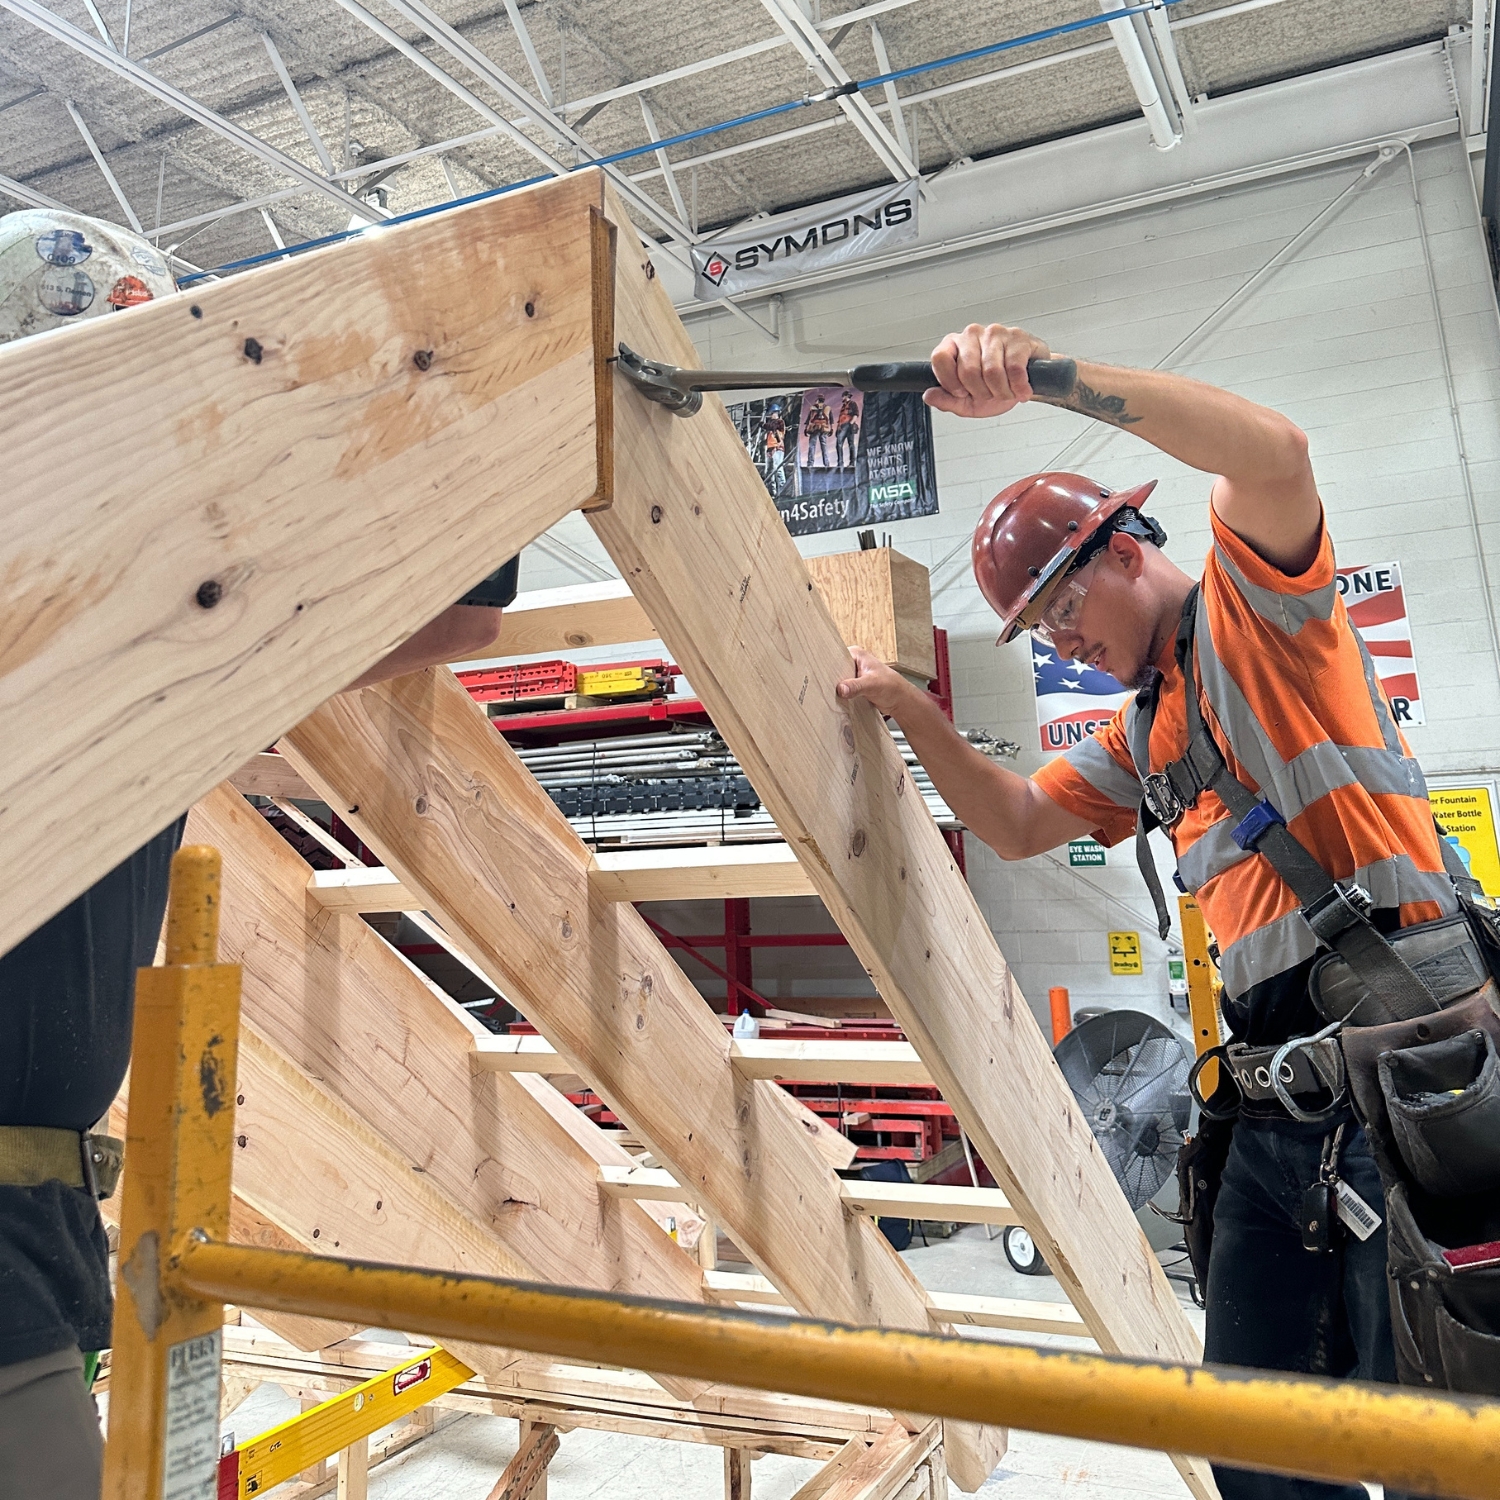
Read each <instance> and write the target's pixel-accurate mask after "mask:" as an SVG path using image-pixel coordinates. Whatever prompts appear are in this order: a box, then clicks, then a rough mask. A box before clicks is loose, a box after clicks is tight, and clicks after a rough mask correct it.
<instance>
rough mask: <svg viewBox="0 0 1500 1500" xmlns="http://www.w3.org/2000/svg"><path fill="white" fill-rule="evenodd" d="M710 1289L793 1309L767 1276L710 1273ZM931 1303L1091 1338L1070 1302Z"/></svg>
mask: <svg viewBox="0 0 1500 1500" xmlns="http://www.w3.org/2000/svg"><path fill="white" fill-rule="evenodd" d="M708 1288H709V1291H710V1293H711V1294H712V1295H713V1296H714V1297H716V1298H717V1299H718V1300H719V1301H721V1302H728V1303H733V1304H737V1305H742V1306H753V1307H773V1308H776V1309H778V1310H780V1311H784V1312H791V1308H789V1307H787V1305H786V1298H785V1297H783V1296H782V1295H781V1293H780V1292H779V1291H777V1290H776V1288H775V1287H774V1286H773V1285H772V1284H771V1283H770V1282H769V1281H767V1280H766V1278H765V1277H764V1276H755V1275H745V1274H744V1273H743V1272H738V1271H718V1270H713V1271H710V1272H709V1273H708ZM930 1295H931V1297H932V1305H933V1306H934V1307H935V1308H936V1309H937V1310H938V1311H939V1312H941V1313H942V1314H943V1315H944V1316H945V1317H947V1318H950V1319H951V1320H952V1321H953V1322H954V1323H963V1324H966V1325H968V1326H969V1327H972V1328H1005V1329H1009V1330H1011V1331H1012V1332H1016V1333H1063V1334H1067V1335H1069V1336H1070V1337H1073V1338H1088V1337H1089V1331H1088V1328H1087V1326H1086V1325H1085V1324H1084V1321H1083V1319H1082V1318H1080V1317H1079V1316H1078V1314H1077V1313H1076V1312H1075V1311H1074V1310H1073V1308H1072V1306H1071V1305H1070V1304H1069V1303H1067V1302H1031V1301H1027V1300H1026V1299H1024V1298H1021V1297H977V1296H971V1295H969V1294H968V1293H964V1292H932V1293H930Z"/></svg>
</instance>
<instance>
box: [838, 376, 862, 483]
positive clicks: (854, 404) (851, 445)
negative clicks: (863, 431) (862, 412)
mask: <svg viewBox="0 0 1500 1500" xmlns="http://www.w3.org/2000/svg"><path fill="white" fill-rule="evenodd" d="M833 448H834V453H835V456H836V457H837V458H838V463H839V468H841V469H852V468H853V467H854V455H855V453H856V452H857V451H858V449H859V397H858V396H856V395H855V394H854V392H853V391H845V392H844V396H843V399H842V400H841V401H840V402H839V415H838V421H837V422H836V424H835V430H834V439H833ZM846 450H847V453H848V458H847V460H846V458H845V452H846Z"/></svg>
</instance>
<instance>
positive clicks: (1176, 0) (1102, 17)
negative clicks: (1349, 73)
mask: <svg viewBox="0 0 1500 1500" xmlns="http://www.w3.org/2000/svg"><path fill="white" fill-rule="evenodd" d="M1180 3H1181V0H1156V3H1148V4H1144V5H1128V6H1125V7H1123V8H1122V9H1120V10H1111V11H1106V12H1102V13H1101V14H1099V15H1097V16H1085V17H1084V18H1083V19H1082V20H1079V21H1066V22H1064V23H1062V24H1061V25H1058V26H1048V27H1046V28H1044V29H1043V30H1041V31H1031V32H1028V33H1027V34H1026V35H1025V36H1016V37H1011V38H1009V39H1008V40H1006V41H1003V42H991V43H990V44H989V45H988V46H986V47H973V48H971V49H970V50H969V51H967V52H955V53H953V54H951V55H950V56H948V57H940V58H938V59H937V60H936V61H935V62H926V63H918V64H917V65H916V66H915V67H911V68H896V69H893V70H892V71H891V72H889V73H880V74H877V75H876V76H875V77H874V78H862V79H858V80H855V81H852V82H850V83H843V84H837V85H835V86H834V87H833V88H830V89H825V90H823V92H822V93H819V94H806V95H804V96H803V97H802V98H800V99H789V100H787V102H786V103H785V104H773V105H772V106H771V107H770V108H769V109H757V110H754V111H752V112H751V113H750V114H748V115H736V116H735V118H734V119H732V120H722V121H720V122H719V123H718V124H717V125H703V126H700V127H699V128H698V129H697V130H685V131H683V132H682V133H681V134H680V135H669V136H664V137H663V138H662V139H661V140H659V141H648V142H647V143H646V144H645V145H644V146H630V147H628V148H627V149H625V150H624V151H614V152H611V153H610V154H609V155H608V156H595V157H590V158H589V160H587V161H581V162H579V163H578V165H577V166H576V167H573V168H571V169H570V170H572V171H574V172H581V171H583V170H585V169H586V168H588V167H609V166H613V165H614V164H615V163H616V162H622V161H630V160H632V159H633V158H634V157H637V156H649V155H651V154H653V153H654V152H657V151H665V150H666V149H667V148H668V147H669V146H682V145H686V144H687V142H689V141H696V140H701V139H702V138H703V137H704V136H706V135H718V134H720V133H721V132H723V131H726V130H736V129H738V128H739V127H740V126H741V125H753V124H755V123H756V122H757V121H759V120H769V119H771V118H772V117H773V116H776V115H784V114H789V113H790V112H791V111H792V110H795V109H806V108H808V107H809V106H810V105H813V104H826V103H828V102H829V101H831V100H834V99H839V98H843V97H845V96H846V95H849V94H857V93H860V92H862V91H863V90H865V89H873V88H879V87H881V86H882V85H883V84H887V83H896V82H898V81H899V80H901V79H903V78H916V77H917V76H919V75H920V74H923V73H934V72H936V71H937V70H938V69H940V68H954V67H957V66H958V65H959V64H961V63H966V62H974V61H976V60H977V59H979V58H981V57H993V56H994V55H995V54H996V53H997V52H1013V51H1015V50H1016V48H1018V47H1029V46H1031V45H1032V44H1033V43H1035V42H1046V41H1051V40H1052V39H1053V38H1054V37H1059V36H1067V35H1069V34H1070V33H1071V32H1075V31H1084V30H1087V29H1088V28H1090V27H1094V26H1107V25H1108V24H1109V23H1110V22H1111V21H1119V20H1123V19H1125V18H1126V17H1128V16H1139V15H1144V14H1145V13H1146V12H1147V11H1151V10H1156V9H1158V8H1160V7H1163V6H1169V5H1178V4H1180ZM552 178H553V174H552V173H550V172H544V173H542V175H541V176H539V177H526V178H523V179H522V180H521V181H520V182H508V183H506V184H505V185H504V186H503V187H497V188H487V189H486V190H485V191H484V192H482V193H470V194H469V195H468V196H467V197H464V198H453V199H450V200H449V201H448V202H446V203H433V204H431V205H429V206H428V207H427V208H416V209H413V210H412V211H411V212H410V213H405V214H395V215H393V216H392V217H391V218H389V219H385V220H383V221H382V223H381V224H379V225H364V226H362V227H361V228H359V229H345V230H341V231H340V232H339V233H337V234H324V235H320V236H319V237H318V238H317V239H312V240H303V241H301V242H300V243H299V244H295V245H288V246H286V248H285V249H281V250H267V251H265V252H264V253H262V254H260V255H247V256H246V257H245V258H244V259H243V260H231V261H226V262H225V263H224V264H223V265H221V266H213V267H211V268H210V269H208V270H205V271H195V272H193V274H192V275H191V276H184V277H182V278H180V279H179V281H178V283H177V285H178V286H179V287H187V286H191V285H192V284H193V283H194V282H197V281H202V280H203V279H204V278H205V277H207V276H220V275H222V274H224V273H225V272H226V271H243V270H245V269H246V268H247V267H249V266H259V265H263V264H264V263H265V262H267V261H272V260H281V259H283V258H284V257H286V256H288V255H297V254H300V253H301V252H302V251H304V250H317V249H319V248H320V247H321V246H323V245H336V244H338V243H339V242H340V241H341V240H349V239H353V238H354V237H355V236H356V235H360V234H364V233H365V231H366V230H367V229H371V228H381V229H384V228H388V227H389V226H390V225H392V224H409V223H410V222H411V221H412V220H413V219H425V218H427V217H428V215H429V214H438V213H446V212H447V211H448V210H449V209H450V208H462V207H463V206H464V205H465V204H466V203H480V202H483V201H484V200H485V199H486V198H498V197H500V196H501V195H502V194H504V193H514V192H517V191H518V190H519V189H521V188H527V187H534V186H536V184H537V183H539V182H550V181H551V180H552Z"/></svg>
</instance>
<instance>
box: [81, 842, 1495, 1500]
mask: <svg viewBox="0 0 1500 1500" xmlns="http://www.w3.org/2000/svg"><path fill="white" fill-rule="evenodd" d="M218 915H219V855H218V852H217V850H214V849H209V848H203V847H197V848H186V849H183V850H180V851H179V852H178V854H177V856H176V858H175V859H174V861H173V865H172V896H171V902H170V906H169V910H168V916H167V963H166V965H165V967H162V968H156V969H143V970H141V973H140V979H139V983H138V987H137V997H138V998H137V1005H136V1029H135V1048H134V1056H133V1061H132V1069H133V1072H132V1087H131V1111H130V1119H129V1126H128V1132H129V1133H128V1142H127V1154H126V1173H125V1189H124V1195H125V1198H124V1205H123V1213H122V1216H121V1240H120V1278H119V1284H120V1300H119V1306H118V1307H117V1309H116V1312H115V1349H114V1357H113V1369H112V1374H111V1381H110V1387H111V1389H110V1413H109V1417H110V1421H109V1442H108V1445H107V1447H106V1450H105V1467H104V1490H103V1494H104V1500H215V1497H216V1494H217V1490H218V1458H219V1454H218V1435H219V1363H220V1354H221V1342H222V1326H221V1325H222V1322H223V1316H224V1303H225V1302H226V1301H228V1300H233V1301H235V1302H236V1303H238V1304H240V1305H242V1306H246V1307H251V1308H254V1307H263V1308H272V1309H275V1310H277V1311H280V1312H287V1313H301V1314H307V1315H311V1316H315V1317H325V1318H339V1319H343V1320H346V1321H349V1322H353V1323H357V1324H360V1325H361V1326H364V1327H370V1326H379V1327H385V1328H409V1329H412V1330H414V1331H418V1332H422V1333H426V1334H429V1335H431V1336H433V1337H436V1338H449V1339H454V1338H463V1339H472V1340H475V1341H478V1342H481V1343H488V1344H498V1345H501V1346H504V1347H508V1348H512V1349H523V1350H531V1351H534V1352H537V1353H543V1354H552V1355H560V1356H563V1357H567V1358H573V1359H578V1360H583V1361H586V1362H592V1363H598V1364H606V1365H620V1366H624V1367H626V1368H628V1369H638V1370H650V1371H658V1372H661V1373H663V1374H670V1375H681V1376H686V1377H688V1378H690V1379H701V1380H707V1381H715V1382H727V1383H733V1384H735V1385H740V1386H749V1387H751V1388H755V1389H760V1390H768V1391H783V1392H787V1393H789V1394H792V1395H802V1396H812V1397H820V1398H826V1399H831V1400H835V1401H854V1402H858V1403H860V1404H862V1405H870V1406H880V1407H885V1408H887V1409H891V1410H898V1411H921V1412H925V1413H927V1414H929V1415H931V1416H935V1417H940V1418H948V1419H954V1420H958V1421H971V1422H980V1423H985V1424H988V1425H996V1426H1001V1425H1013V1426H1017V1427H1023V1428H1027V1429H1029V1430H1032V1431H1036V1432H1053V1433H1059V1434H1062V1435H1064V1436H1070V1437H1079V1438H1087V1439H1091V1440H1094V1441H1099V1442H1111V1443H1126V1444H1130V1445H1132V1446H1135V1447H1150V1448H1160V1449H1163V1450H1164V1451H1166V1452H1176V1453H1197V1454H1201V1455H1203V1456H1205V1457H1208V1458H1212V1459H1216V1460H1219V1461H1222V1462H1226V1463H1231V1464H1235V1465H1239V1466H1243V1467H1250V1468H1257V1469H1269V1470H1272V1471H1275V1472H1282V1473H1291V1474H1297V1475H1302V1476H1306V1477H1309V1478H1315V1479H1325V1480H1339V1481H1345V1482H1348V1481H1359V1480H1375V1481H1380V1482H1384V1483H1386V1484H1388V1485H1394V1486H1399V1487H1400V1488H1402V1489H1410V1490H1417V1491H1421V1492H1423V1493H1427V1494H1446V1495H1452V1496H1455V1497H1458V1500H1500V1402H1488V1401H1482V1400H1475V1399H1470V1398H1466V1397H1460V1396H1450V1395H1437V1394H1428V1393H1425V1392H1407V1391H1403V1390H1399V1389H1397V1388H1395V1387H1392V1386H1378V1385H1372V1384H1365V1383H1360V1382H1352V1381H1346V1382H1335V1381H1329V1380H1316V1379H1311V1378H1307V1377H1294V1376H1285V1375H1271V1374H1268V1373H1265V1372H1262V1371H1253V1370H1223V1371H1217V1370H1214V1369H1212V1368H1204V1367H1194V1366H1189V1365H1179V1364H1169V1363H1166V1362H1164V1361H1159V1360H1148V1359H1125V1358H1122V1357H1118V1356H1114V1357H1104V1356H1099V1355H1089V1354H1074V1353H1071V1352H1067V1351H1063V1350H1057V1349H1028V1348H1025V1347H1022V1346H1016V1345H1005V1344H995V1343H987V1342H981V1341H979V1340H974V1339H964V1338H955V1337H951V1336H946V1335H937V1334H930V1333H906V1332H902V1331H900V1330H896V1329H886V1328H850V1327H845V1326H842V1325H839V1324H830V1323H824V1322H819V1321H816V1320H814V1319H811V1318H767V1317H765V1316H762V1315H758V1314H755V1313H745V1312H740V1311H737V1310H731V1309H717V1310H707V1309H704V1308H701V1307H699V1306H697V1305H686V1304H680V1303H672V1302H658V1301H653V1300H650V1299H647V1298H640V1297H614V1296H608V1295H605V1294H603V1293H597V1292H584V1291H558V1290H554V1289H552V1288H549V1287H541V1286H531V1285H528V1284H526V1283H523V1282H513V1281H502V1280H500V1279H499V1278H496V1277H486V1276H465V1275H458V1274H448V1273H445V1272H441V1271H430V1270H423V1269H418V1268H415V1267H411V1266H387V1265H374V1264H370V1263H366V1262H360V1261H353V1260H345V1259H341V1258H338V1257H332V1256H321V1255H304V1254H300V1253H297V1252H292V1251H285V1250H272V1249H268V1248H263V1247H260V1246H251V1245H232V1244H229V1243H228V1238H227V1236H228V1223H229V1191H230V1161H231V1155H232V1142H233V1139H234V1135H233V1132H234V1097H235V1060H236V1050H237V1039H238V1032H239V988H240V986H239V981H240V975H239V969H238V968H237V967H236V966H235V965H232V964H219V963H216V962H215V961H214V960H215V954H216V952H217V943H218Z"/></svg>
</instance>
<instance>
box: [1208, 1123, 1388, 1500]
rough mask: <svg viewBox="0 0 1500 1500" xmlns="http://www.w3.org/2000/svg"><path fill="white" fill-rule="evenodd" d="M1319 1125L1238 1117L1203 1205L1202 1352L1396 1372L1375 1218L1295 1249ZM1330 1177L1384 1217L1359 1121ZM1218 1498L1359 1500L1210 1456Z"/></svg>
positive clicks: (1216, 1360) (1343, 1490) (1310, 1368)
mask: <svg viewBox="0 0 1500 1500" xmlns="http://www.w3.org/2000/svg"><path fill="white" fill-rule="evenodd" d="M1326 1133H1327V1130H1326V1127H1324V1126H1306V1125H1300V1124H1294V1123H1293V1122H1292V1121H1290V1120H1286V1121H1261V1120H1247V1119H1241V1120H1239V1121H1237V1122H1236V1124H1235V1128H1234V1138H1233V1140H1232V1141H1231V1143H1230V1147H1229V1160H1228V1162H1227V1163H1226V1164H1225V1168H1224V1178H1223V1184H1222V1186H1221V1187H1220V1190H1219V1199H1218V1202H1217V1204H1216V1205H1215V1207H1214V1238H1213V1250H1212V1253H1211V1255H1210V1257H1209V1265H1208V1286H1207V1287H1206V1288H1205V1292H1204V1295H1205V1297H1206V1299H1207V1304H1208V1309H1207V1311H1208V1329H1207V1337H1206V1339H1205V1341H1204V1354H1203V1357H1204V1359H1205V1360H1206V1361H1208V1362H1210V1363H1213V1364H1224V1365H1249V1366H1253V1367H1257V1368H1260V1369H1267V1370H1287V1371H1290V1372H1293V1373H1296V1374H1299V1375H1327V1376H1331V1377H1333V1378H1334V1379H1351V1380H1381V1381H1388V1382H1394V1381H1395V1379H1396V1365H1395V1352H1394V1349H1393V1347H1392V1344H1391V1317H1390V1302H1389V1300H1388V1294H1387V1292H1386V1277H1385V1226H1384V1224H1382V1225H1381V1227H1380V1228H1379V1229H1377V1230H1376V1231H1375V1233H1374V1234H1372V1235H1371V1236H1370V1238H1369V1239H1367V1240H1364V1241H1360V1240H1358V1239H1356V1238H1355V1237H1354V1235H1352V1234H1350V1233H1348V1232H1347V1231H1345V1230H1344V1229H1343V1228H1342V1226H1339V1227H1338V1228H1337V1229H1336V1230H1335V1232H1334V1243H1333V1250H1332V1251H1331V1252H1330V1253H1329V1254H1325V1255H1316V1254H1313V1253H1311V1252H1309V1251H1307V1250H1305V1249H1303V1247H1302V1230H1301V1226H1300V1215H1301V1212H1302V1195H1303V1193H1304V1192H1305V1191H1306V1190H1307V1189H1308V1188H1309V1187H1310V1186H1311V1185H1312V1184H1313V1183H1314V1182H1315V1181H1316V1180H1317V1177H1318V1167H1319V1162H1320V1158H1321V1155H1322V1150H1323V1140H1324V1137H1325V1135H1326ZM1339 1175H1340V1176H1341V1177H1342V1178H1343V1179H1344V1180H1345V1181H1346V1182H1347V1183H1348V1184H1349V1186H1350V1187H1352V1188H1353V1189H1354V1190H1355V1192H1357V1193H1358V1194H1359V1195H1360V1197H1362V1198H1363V1199H1364V1200H1365V1202H1366V1203H1368V1204H1369V1205H1370V1206H1371V1207H1372V1208H1373V1209H1375V1211H1376V1212H1377V1213H1379V1214H1381V1216H1382V1218H1383V1217H1384V1212H1385V1209H1384V1201H1383V1198H1382V1194H1381V1187H1380V1178H1379V1176H1378V1174H1377V1173H1376V1170H1375V1162H1374V1159H1373V1158H1372V1157H1371V1155H1370V1148H1369V1145H1368V1143H1367V1142H1366V1140H1365V1135H1364V1131H1363V1130H1360V1129H1357V1128H1356V1127H1354V1126H1352V1125H1351V1127H1350V1129H1349V1132H1348V1135H1347V1138H1346V1141H1345V1146H1344V1150H1343V1153H1342V1155H1341V1157H1340V1161H1339ZM1214 1477H1215V1479H1217V1480H1218V1483H1219V1489H1220V1492H1221V1493H1222V1494H1223V1496H1224V1500H1366V1496H1365V1491H1364V1488H1363V1487H1362V1486H1361V1485H1357V1484H1351V1485H1339V1484H1322V1483H1319V1482H1317V1481H1315V1480H1311V1479H1288V1478H1283V1477H1281V1476H1278V1475H1274V1474H1258V1473H1254V1472H1252V1471H1250V1470H1248V1469H1232V1468H1229V1467H1227V1466H1225V1465H1222V1464H1215V1465H1214Z"/></svg>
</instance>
